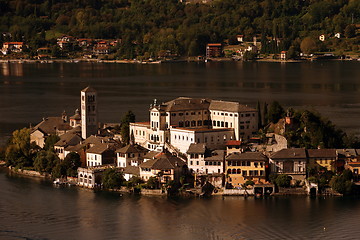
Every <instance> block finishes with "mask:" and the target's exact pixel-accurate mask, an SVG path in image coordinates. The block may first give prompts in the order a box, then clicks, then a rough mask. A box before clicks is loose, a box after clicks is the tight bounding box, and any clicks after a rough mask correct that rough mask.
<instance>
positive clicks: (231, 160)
mask: <svg viewBox="0 0 360 240" xmlns="http://www.w3.org/2000/svg"><path fill="white" fill-rule="evenodd" d="M267 161H268V159H267V157H266V156H265V155H264V154H262V153H259V152H244V153H236V152H234V153H231V154H230V155H228V156H227V157H226V173H227V182H228V183H231V184H232V185H233V186H234V187H238V186H241V185H242V184H244V183H245V182H246V181H247V180H252V181H254V182H255V183H260V182H263V183H264V182H265V179H266V165H267Z"/></svg>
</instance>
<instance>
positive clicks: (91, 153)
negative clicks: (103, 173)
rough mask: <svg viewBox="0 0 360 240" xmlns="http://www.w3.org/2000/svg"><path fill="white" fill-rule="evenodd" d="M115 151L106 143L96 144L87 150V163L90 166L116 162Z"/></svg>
mask: <svg viewBox="0 0 360 240" xmlns="http://www.w3.org/2000/svg"><path fill="white" fill-rule="evenodd" d="M115 161H116V154H115V151H114V150H113V149H112V148H111V147H110V146H109V144H106V143H100V144H96V145H95V146H93V147H91V148H89V149H88V150H87V151H86V163H87V164H86V165H87V166H88V167H93V166H101V165H105V164H115Z"/></svg>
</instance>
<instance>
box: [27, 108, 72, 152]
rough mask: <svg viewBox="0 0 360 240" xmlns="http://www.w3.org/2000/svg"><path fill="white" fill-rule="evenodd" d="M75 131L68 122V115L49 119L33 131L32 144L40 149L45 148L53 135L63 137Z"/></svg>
mask: <svg viewBox="0 0 360 240" xmlns="http://www.w3.org/2000/svg"><path fill="white" fill-rule="evenodd" d="M71 129H73V128H72V127H71V126H70V124H69V122H68V121H67V117H66V114H65V115H64V113H63V116H61V117H47V118H43V120H42V121H41V122H40V123H38V124H37V125H36V126H35V127H33V128H32V129H31V134H30V142H34V143H36V145H38V146H39V147H41V148H43V147H44V146H45V141H46V138H47V137H48V136H50V135H52V134H54V135H58V136H61V135H62V134H64V133H66V132H68V131H70V130H71Z"/></svg>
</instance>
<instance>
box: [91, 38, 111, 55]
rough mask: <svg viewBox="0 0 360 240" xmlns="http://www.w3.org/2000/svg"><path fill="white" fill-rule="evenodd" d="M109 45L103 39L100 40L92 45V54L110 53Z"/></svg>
mask: <svg viewBox="0 0 360 240" xmlns="http://www.w3.org/2000/svg"><path fill="white" fill-rule="evenodd" d="M110 50H111V49H110V46H109V44H108V43H107V42H105V41H100V42H98V43H97V44H95V45H94V48H93V54H96V55H98V54H109V53H110Z"/></svg>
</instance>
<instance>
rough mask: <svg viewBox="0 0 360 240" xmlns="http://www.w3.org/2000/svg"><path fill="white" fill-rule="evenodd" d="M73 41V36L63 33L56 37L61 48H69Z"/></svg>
mask: <svg viewBox="0 0 360 240" xmlns="http://www.w3.org/2000/svg"><path fill="white" fill-rule="evenodd" d="M74 42H75V39H74V37H72V36H68V35H63V36H61V37H59V38H58V39H57V45H58V46H59V48H60V49H61V50H65V49H71V48H72V47H73V43H74Z"/></svg>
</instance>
